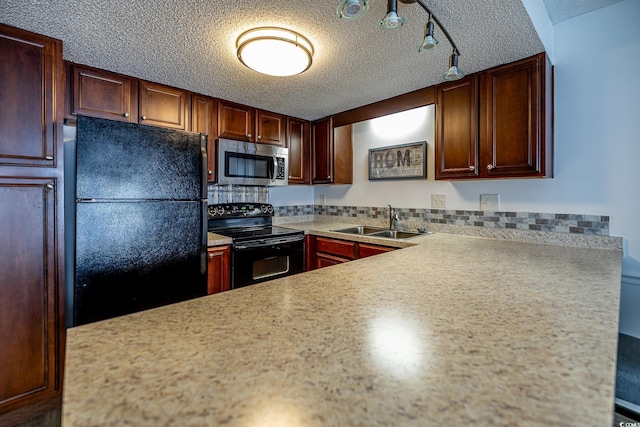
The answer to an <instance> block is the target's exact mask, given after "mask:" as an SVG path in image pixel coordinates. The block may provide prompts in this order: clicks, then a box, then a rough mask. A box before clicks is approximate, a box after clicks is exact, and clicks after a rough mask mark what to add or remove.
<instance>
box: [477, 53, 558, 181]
mask: <svg viewBox="0 0 640 427" xmlns="http://www.w3.org/2000/svg"><path fill="white" fill-rule="evenodd" d="M546 64H547V61H546V56H545V54H539V55H536V56H534V57H531V58H527V59H525V60H522V61H518V62H515V63H511V64H508V65H504V66H501V67H497V68H493V69H491V70H488V71H486V72H484V73H482V74H481V77H480V79H481V80H480V82H481V83H480V88H481V93H480V111H481V116H480V147H481V156H480V159H481V160H480V165H481V167H482V168H483V173H485V174H486V176H487V177H518V176H523V177H527V176H539V177H544V176H552V175H553V170H552V168H553V162H552V159H553V152H552V147H551V143H552V136H551V134H550V129H551V126H548V127H547V124H549V125H550V123H551V122H550V118H549V122H547V120H545V117H546V114H548V112H549V111H550V110H551V105H550V102H549V103H547V101H551V100H550V89H551V88H550V87H548V86H551V83H549V85H547V83H546V78H547V75H548V74H549V75H550V70H547V68H546ZM547 94H549V95H547Z"/></svg>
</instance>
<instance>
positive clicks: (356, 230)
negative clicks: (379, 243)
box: [332, 225, 388, 234]
mask: <svg viewBox="0 0 640 427" xmlns="http://www.w3.org/2000/svg"><path fill="white" fill-rule="evenodd" d="M332 231H335V232H336V233H348V234H372V233H377V232H379V231H385V229H384V228H381V227H370V226H368V225H358V226H356V227H349V228H343V229H340V230H332ZM387 231H388V230H387Z"/></svg>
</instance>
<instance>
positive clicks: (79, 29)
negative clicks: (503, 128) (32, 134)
mask: <svg viewBox="0 0 640 427" xmlns="http://www.w3.org/2000/svg"><path fill="white" fill-rule="evenodd" d="M550 1H551V0H545V2H546V3H547V7H548V8H549V2H550ZM554 1H556V2H560V3H562V2H564V1H568V0H554ZM595 1H596V0H589V2H591V3H593V2H595ZM599 1H607V0H599ZM608 1H611V0H608ZM425 2H426V4H428V5H429V7H430V8H432V10H433V12H434V13H435V14H436V15H437V16H438V18H439V19H440V21H441V22H442V23H443V24H444V25H445V26H446V28H447V30H448V31H449V33H450V34H451V35H452V37H453V39H454V40H455V42H456V44H457V45H458V48H459V49H460V51H461V53H462V56H461V57H460V64H459V65H460V68H461V69H463V70H464V71H465V72H467V73H471V72H475V71H479V70H483V69H486V68H490V67H492V66H495V65H499V64H503V63H507V62H511V61H514V60H517V59H520V58H524V57H527V56H531V55H533V54H536V53H538V52H541V51H543V50H544V48H543V45H542V43H541V42H540V39H539V37H538V35H537V34H536V31H535V29H534V27H533V24H532V23H531V20H530V19H529V16H528V14H527V12H526V10H525V8H524V6H523V5H522V2H521V0H425ZM575 2H587V0H573V1H572V2H571V3H575ZM337 4H338V0H296V1H291V0H269V1H267V0H262V1H255V0H218V1H214V0H162V1H159V0H158V1H152V0H145V1H131V0H99V1H98V0H46V1H45V0H38V1H37V0H29V1H25V0H0V22H2V23H5V24H9V25H14V26H17V27H21V28H24V29H27V30H30V31H34V32H37V33H41V34H46V35H49V36H51V37H55V38H59V39H61V40H62V41H63V42H64V57H65V59H67V60H69V61H72V62H77V63H81V64H86V65H90V66H94V67H98V68H103V69H107V70H111V71H115V72H119V73H123V74H127V75H131V76H135V77H138V78H142V79H146V80H151V81H155V82H158V83H163V84H167V85H171V86H176V87H180V88H184V89H188V90H191V91H194V92H197V93H201V94H204V95H209V96H213V97H218V98H223V99H227V100H231V101H236V102H240V103H243V104H247V105H251V106H254V107H258V108H262V109H265V110H270V111H275V112H279V113H283V114H287V115H290V116H294V117H300V118H304V119H310V120H313V119H318V118H321V117H326V116H328V115H331V114H334V113H338V112H341V111H345V110H348V109H351V108H355V107H358V106H362V105H366V104H369V103H372V102H375V101H379V100H381V99H386V98H389V97H392V96H396V95H399V94H402V93H406V92H410V91H412V90H416V89H419V88H423V87H426V86H430V85H433V84H436V83H439V82H441V81H442V77H441V75H442V72H443V71H445V69H446V68H447V66H448V57H449V54H450V53H451V46H450V45H449V44H448V42H447V41H446V39H445V37H444V36H443V35H442V33H441V32H440V31H439V30H437V29H436V37H437V38H439V39H440V41H441V45H440V48H439V49H438V50H437V51H436V52H432V53H429V54H419V53H418V52H417V46H418V44H419V42H420V41H421V38H422V35H423V31H424V30H423V28H424V24H425V22H426V18H427V16H426V14H425V12H424V11H423V10H422V9H421V8H420V7H419V6H418V5H415V4H409V5H405V4H399V7H398V9H399V10H398V12H399V14H400V15H401V16H404V17H406V18H407V21H408V22H407V24H406V25H405V26H404V27H403V28H402V29H400V30H397V31H383V30H380V29H379V28H378V22H379V21H380V19H381V18H382V16H383V15H384V14H385V12H386V2H385V1H384V0H370V4H371V6H370V8H369V11H368V13H367V15H366V16H365V17H364V18H362V19H360V20H358V21H355V22H350V23H348V22H343V21H341V20H340V19H338V18H337V16H336V7H337ZM574 8H575V5H574ZM560 9H564V8H563V7H562V8H558V10H560ZM272 25H273V26H282V27H287V28H290V29H292V30H295V31H298V32H300V33H302V34H304V35H305V36H307V37H308V38H309V39H310V40H311V42H312V43H313V45H314V48H315V55H314V58H313V65H312V66H311V68H310V69H309V70H308V71H306V72H304V73H302V74H300V75H297V76H293V77H270V76H263V75H260V74H258V73H256V72H254V71H252V70H249V69H248V68H246V67H244V66H243V65H242V64H241V63H240V62H239V61H238V60H237V58H236V56H235V40H236V38H237V37H238V35H240V34H241V33H242V32H243V31H245V30H247V29H249V28H253V27H257V26H272Z"/></svg>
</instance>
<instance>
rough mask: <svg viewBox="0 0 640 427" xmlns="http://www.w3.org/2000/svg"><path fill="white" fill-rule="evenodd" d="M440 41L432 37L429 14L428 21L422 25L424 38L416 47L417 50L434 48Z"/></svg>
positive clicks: (431, 23)
mask: <svg viewBox="0 0 640 427" xmlns="http://www.w3.org/2000/svg"><path fill="white" fill-rule="evenodd" d="M439 44H440V42H439V41H438V40H437V39H436V38H435V37H433V22H431V16H429V22H427V25H425V26H424V39H422V43H420V46H419V47H418V52H425V51H430V50H434V49H436V48H437V47H438V45H439Z"/></svg>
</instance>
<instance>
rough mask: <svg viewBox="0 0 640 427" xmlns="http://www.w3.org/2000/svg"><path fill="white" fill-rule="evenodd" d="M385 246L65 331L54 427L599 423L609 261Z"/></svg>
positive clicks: (614, 255)
mask: <svg viewBox="0 0 640 427" xmlns="http://www.w3.org/2000/svg"><path fill="white" fill-rule="evenodd" d="M295 227H296V228H303V229H306V230H312V232H313V233H316V234H324V235H333V236H335V235H334V234H332V233H331V232H330V231H329V230H331V229H334V228H338V227H339V224H326V223H323V224H318V223H306V224H295ZM376 242H377V243H381V244H382V243H383V241H380V239H378V240H376ZM398 244H399V245H408V244H411V245H412V246H411V247H407V248H404V249H401V250H397V251H393V252H390V253H386V254H382V255H377V256H373V257H370V258H365V259H362V260H358V261H353V262H350V263H346V264H341V265H337V266H333V267H328V268H325V269H321V270H315V271H311V272H307V273H303V274H300V275H296V276H290V277H286V278H283V279H279V280H275V281H271V282H266V283H262V284H258V285H254V286H250V287H246V288H241V289H237V290H233V291H229V292H224V293H221V294H217V295H212V296H208V297H204V298H199V299H195V300H191V301H186V302H183V303H179V304H173V305H170V306H165V307H161V308H157V309H154V310H149V311H145V312H140V313H135V314H132V315H128V316H123V317H120V318H115V319H110V320H107V321H102V322H97V323H93V324H89V325H85V326H80V327H76V328H72V329H69V330H68V333H67V358H66V369H65V388H64V402H63V425H64V426H90V425H108V426H112V425H123V426H124V425H132V426H134V425H135V426H161V425H173V426H214V425H215V426H217V425H227V426H254V425H260V426H351V425H358V426H373V425H387V426H398V425H411V426H443V425H452V426H518V425H519V426H568V425H580V426H598V427H601V426H610V425H611V423H612V412H613V396H614V381H615V358H616V344H617V332H618V300H619V291H620V273H621V259H622V252H620V251H612V250H602V249H583V248H568V247H562V246H550V245H542V244H534V243H522V242H513V241H506V240H494V239H485V238H475V237H463V236H456V235H450V234H449V235H448V234H434V235H428V236H424V237H419V238H415V239H409V240H407V241H406V242H405V243H402V242H398Z"/></svg>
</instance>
